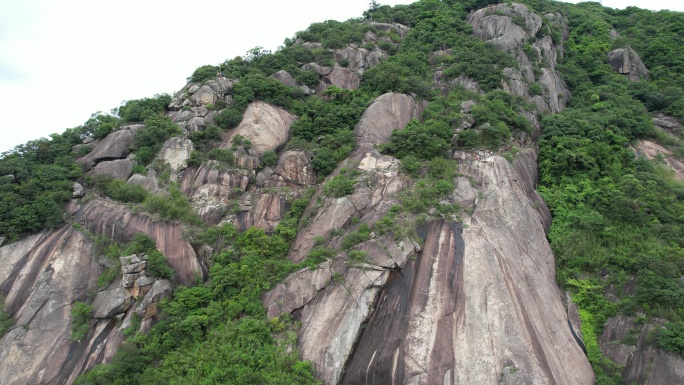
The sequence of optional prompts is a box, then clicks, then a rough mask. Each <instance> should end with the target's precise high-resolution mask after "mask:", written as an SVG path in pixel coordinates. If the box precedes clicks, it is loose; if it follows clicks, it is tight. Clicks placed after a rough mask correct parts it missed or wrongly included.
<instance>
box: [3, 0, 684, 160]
mask: <svg viewBox="0 0 684 385" xmlns="http://www.w3.org/2000/svg"><path fill="white" fill-rule="evenodd" d="M378 2H379V3H380V4H387V5H396V4H409V3H411V2H412V1H410V0H379V1H378ZM369 3H370V0H345V1H341V0H291V1H282V0H280V1H273V0H247V1H235V0H222V1H214V0H194V1H190V2H188V1H183V2H181V1H175V0H165V1H161V0H119V1H93V0H61V1H56V0H0V111H2V114H1V116H2V121H1V123H0V152H3V151H6V150H9V149H11V148H13V147H14V146H15V145H18V144H21V143H25V142H27V141H29V140H33V139H38V138H40V137H45V136H48V135H49V134H51V133H55V132H62V131H64V129H66V128H68V127H74V126H78V125H80V124H82V123H83V122H85V121H86V120H87V119H88V118H89V117H90V115H91V114H92V113H93V112H96V111H109V110H110V109H112V108H114V107H117V106H118V105H119V104H120V103H121V101H123V100H129V99H137V98H142V97H151V96H153V95H154V94H156V93H164V92H168V93H173V92H175V91H177V90H179V89H180V88H181V87H183V85H185V79H186V77H188V76H190V75H191V74H192V72H193V71H194V70H195V68H197V67H199V66H201V65H205V64H214V65H216V64H219V63H221V62H223V61H224V60H226V59H230V58H233V57H235V56H239V55H243V54H244V53H245V52H246V51H247V50H249V49H250V48H252V47H255V46H262V47H264V48H266V49H271V50H275V49H276V48H277V47H278V46H280V45H282V44H283V41H284V39H285V38H286V37H291V36H293V35H294V33H295V32H297V31H299V30H303V29H305V28H306V27H308V25H309V24H311V23H313V22H320V21H324V20H329V19H335V20H340V21H342V20H347V19H349V18H353V17H360V16H361V15H362V14H363V11H364V10H365V9H367V8H368V4H369ZM654 3H656V2H654V1H648V2H647V1H645V0H630V1H618V0H604V1H603V4H604V5H605V6H610V7H614V8H624V7H626V6H630V5H636V6H640V7H642V8H653V7H654V5H653V4H654ZM657 4H658V5H657V6H655V8H656V9H661V8H664V9H672V10H680V11H684V1H681V0H669V1H658V2H657Z"/></svg>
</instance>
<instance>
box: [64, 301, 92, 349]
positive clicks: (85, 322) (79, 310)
mask: <svg viewBox="0 0 684 385" xmlns="http://www.w3.org/2000/svg"><path fill="white" fill-rule="evenodd" d="M92 318H93V307H92V306H91V305H88V304H86V303H84V302H80V301H76V302H74V306H73V307H72V308H71V337H69V340H71V341H76V342H78V341H81V339H82V338H83V337H85V336H86V335H87V334H88V332H89V331H90V320H91V319H92Z"/></svg>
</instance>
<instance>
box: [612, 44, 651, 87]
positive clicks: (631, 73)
mask: <svg viewBox="0 0 684 385" xmlns="http://www.w3.org/2000/svg"><path fill="white" fill-rule="evenodd" d="M608 63H610V65H611V66H612V67H613V69H614V70H615V71H617V72H618V73H621V74H623V75H627V78H628V79H629V80H631V81H633V82H635V81H638V80H641V79H644V78H645V79H648V68H646V66H645V65H644V62H642V61H641V58H640V57H639V54H637V53H636V51H634V50H633V49H632V48H630V47H627V48H618V49H614V50H612V51H610V52H608Z"/></svg>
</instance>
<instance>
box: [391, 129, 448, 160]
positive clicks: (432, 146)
mask: <svg viewBox="0 0 684 385" xmlns="http://www.w3.org/2000/svg"><path fill="white" fill-rule="evenodd" d="M453 135H454V133H453V130H452V129H451V128H450V127H449V125H448V124H446V123H445V122H443V121H439V120H428V121H426V122H425V123H420V122H418V121H417V120H412V121H410V122H409V124H408V125H406V128H404V129H403V130H395V131H393V132H392V136H391V137H390V141H389V142H387V143H385V144H382V145H381V146H380V150H381V151H382V152H383V153H385V154H392V155H394V156H396V157H399V158H403V157H406V156H408V155H413V156H416V157H418V158H421V159H432V158H434V157H435V156H442V155H444V154H445V152H446V151H447V150H449V148H450V147H451V137H452V136H453Z"/></svg>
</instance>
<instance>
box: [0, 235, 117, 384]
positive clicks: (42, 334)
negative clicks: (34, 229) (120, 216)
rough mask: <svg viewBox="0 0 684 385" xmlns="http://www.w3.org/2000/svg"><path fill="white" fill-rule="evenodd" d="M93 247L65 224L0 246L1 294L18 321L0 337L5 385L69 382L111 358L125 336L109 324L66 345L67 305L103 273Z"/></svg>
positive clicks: (0, 375)
mask: <svg viewBox="0 0 684 385" xmlns="http://www.w3.org/2000/svg"><path fill="white" fill-rule="evenodd" d="M92 247H93V244H92V242H91V241H90V240H88V239H87V238H86V237H85V236H84V235H83V234H81V233H80V232H78V231H76V230H75V229H73V228H72V227H71V226H69V225H66V226H64V227H62V228H61V229H59V230H52V231H47V230H46V231H43V232H41V233H39V234H36V235H33V236H30V237H28V238H26V239H24V240H22V241H19V242H15V243H12V244H10V245H7V246H5V247H2V248H0V260H2V261H3V263H2V264H0V285H1V286H0V295H2V296H5V297H6V300H7V302H6V305H5V310H6V311H7V312H9V313H10V314H11V315H12V317H13V318H14V319H15V320H16V321H17V322H16V326H15V327H14V328H13V329H12V330H10V331H9V332H7V334H6V335H5V336H4V337H3V338H2V339H0V362H2V365H0V378H1V379H2V380H1V381H0V382H2V384H3V385H14V384H17V385H19V384H21V385H23V384H62V383H71V382H72V381H73V380H74V378H75V377H76V375H77V374H78V373H80V372H82V371H83V370H85V369H87V368H90V367H92V366H93V365H94V364H96V363H100V362H103V361H107V360H109V359H111V357H113V355H114V353H115V349H116V348H117V347H118V346H119V345H120V343H121V341H122V339H123V337H122V335H121V332H120V330H119V329H118V328H116V327H114V325H113V324H112V323H111V322H110V320H102V321H99V322H97V323H96V324H94V325H93V328H92V330H93V331H91V332H90V333H89V334H88V336H86V337H85V339H84V340H82V341H81V342H80V343H78V344H76V343H72V342H70V341H69V336H70V335H71V330H70V328H71V317H70V311H71V305H72V304H73V303H74V302H75V301H77V300H85V298H86V295H87V293H86V292H87V291H88V290H92V289H95V288H96V286H97V277H98V276H99V274H100V270H101V267H100V266H99V265H98V263H97V262H96V260H95V258H93V257H92V255H91V251H92ZM93 322H95V321H93Z"/></svg>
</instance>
